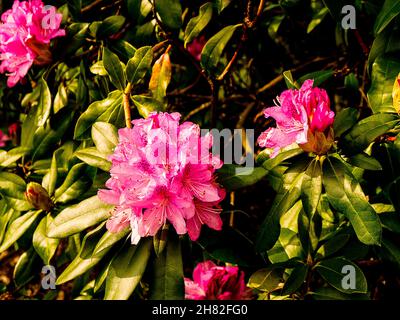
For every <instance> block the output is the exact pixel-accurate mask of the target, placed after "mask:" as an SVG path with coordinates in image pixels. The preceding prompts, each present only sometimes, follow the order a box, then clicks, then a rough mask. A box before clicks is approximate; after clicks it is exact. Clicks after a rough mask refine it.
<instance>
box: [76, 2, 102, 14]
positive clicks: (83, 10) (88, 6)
mask: <svg viewBox="0 0 400 320" xmlns="http://www.w3.org/2000/svg"><path fill="white" fill-rule="evenodd" d="M102 2H103V0H96V1H93V2H92V3H91V4H89V5H87V6H86V7H84V8H82V9H81V13H85V12H88V11H90V10H92V9H93V8H94V7H96V6H98V5H99V4H101V3H102Z"/></svg>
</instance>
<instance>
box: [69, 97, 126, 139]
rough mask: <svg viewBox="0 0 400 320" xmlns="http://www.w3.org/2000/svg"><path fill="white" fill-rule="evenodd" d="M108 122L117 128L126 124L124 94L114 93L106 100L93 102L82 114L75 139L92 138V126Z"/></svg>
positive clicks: (77, 124) (76, 127)
mask: <svg viewBox="0 0 400 320" xmlns="http://www.w3.org/2000/svg"><path fill="white" fill-rule="evenodd" d="M100 121H101V122H108V123H112V124H114V125H115V126H117V127H120V126H122V125H123V124H124V111H123V108H122V92H120V91H113V92H111V93H110V94H109V95H108V97H107V98H106V99H104V100H100V101H95V102H93V103H92V104H91V105H90V106H89V108H88V109H87V110H86V111H85V112H84V113H82V115H81V116H80V117H79V119H78V121H77V123H76V126H75V133H74V138H75V139H85V138H87V137H89V136H90V130H91V126H92V125H93V124H94V123H95V122H100Z"/></svg>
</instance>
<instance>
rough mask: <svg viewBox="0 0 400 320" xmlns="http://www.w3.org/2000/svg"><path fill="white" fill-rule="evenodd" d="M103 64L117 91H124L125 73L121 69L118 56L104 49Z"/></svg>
mask: <svg viewBox="0 0 400 320" xmlns="http://www.w3.org/2000/svg"><path fill="white" fill-rule="evenodd" d="M103 64H104V68H106V70H107V73H108V75H109V76H110V78H111V82H112V83H113V84H114V86H115V87H116V88H117V89H119V90H121V91H124V90H125V87H126V75H125V71H124V69H123V68H122V65H121V61H119V58H118V56H117V55H116V54H115V53H113V52H111V51H110V50H109V49H108V48H104V50H103Z"/></svg>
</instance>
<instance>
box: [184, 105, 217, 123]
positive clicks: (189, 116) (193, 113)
mask: <svg viewBox="0 0 400 320" xmlns="http://www.w3.org/2000/svg"><path fill="white" fill-rule="evenodd" d="M210 106H211V102H210V101H209V102H206V103H203V104H202V105H201V106H200V107H198V108H196V109H194V110H192V111H190V112H189V113H188V114H187V116H186V117H185V118H183V121H186V120H188V119H190V118H191V117H192V116H194V115H195V114H197V113H199V112H200V111H202V110H204V109H207V108H208V107H210Z"/></svg>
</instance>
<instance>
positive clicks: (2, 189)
mask: <svg viewBox="0 0 400 320" xmlns="http://www.w3.org/2000/svg"><path fill="white" fill-rule="evenodd" d="M25 190H26V183H25V181H24V180H23V179H22V178H21V177H19V176H17V175H16V174H14V173H9V172H0V194H1V195H2V196H3V197H5V199H6V201H7V203H8V205H9V206H10V207H12V208H14V209H15V210H18V211H26V210H29V209H31V208H32V205H31V204H30V203H29V202H28V201H26V199H25V195H24V192H25Z"/></svg>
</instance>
